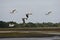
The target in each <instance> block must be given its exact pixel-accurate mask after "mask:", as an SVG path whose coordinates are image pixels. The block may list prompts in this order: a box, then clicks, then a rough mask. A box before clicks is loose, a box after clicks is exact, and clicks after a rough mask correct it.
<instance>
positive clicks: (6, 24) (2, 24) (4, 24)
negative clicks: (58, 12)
mask: <svg viewBox="0 0 60 40" xmlns="http://www.w3.org/2000/svg"><path fill="white" fill-rule="evenodd" d="M11 23H13V24H15V26H14V27H13V28H19V27H20V28H21V27H22V28H23V27H60V23H51V22H48V23H45V22H43V23H32V22H29V23H25V24H23V23H20V24H18V23H16V22H4V21H0V28H9V24H11Z"/></svg>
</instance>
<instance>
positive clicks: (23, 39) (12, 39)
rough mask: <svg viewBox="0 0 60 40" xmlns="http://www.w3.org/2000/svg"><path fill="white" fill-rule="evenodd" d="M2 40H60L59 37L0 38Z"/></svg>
mask: <svg viewBox="0 0 60 40" xmlns="http://www.w3.org/2000/svg"><path fill="white" fill-rule="evenodd" d="M0 40H60V37H59V36H55V37H42V38H0Z"/></svg>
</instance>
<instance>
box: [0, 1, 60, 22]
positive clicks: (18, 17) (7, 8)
mask: <svg viewBox="0 0 60 40" xmlns="http://www.w3.org/2000/svg"><path fill="white" fill-rule="evenodd" d="M13 9H16V11H15V13H14V14H11V13H10V12H11V10H13ZM49 11H51V12H52V13H50V14H49V15H45V14H47V13H48V12H49ZM28 12H31V13H32V15H30V16H29V19H28V20H26V23H28V22H33V23H42V22H53V23H58V22H60V0H0V21H5V22H9V21H14V22H17V23H22V18H25V17H26V16H25V14H26V13H28Z"/></svg>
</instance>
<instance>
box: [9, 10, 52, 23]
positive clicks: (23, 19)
mask: <svg viewBox="0 0 60 40" xmlns="http://www.w3.org/2000/svg"><path fill="white" fill-rule="evenodd" d="M15 11H16V9H13V10H12V11H11V12H10V13H12V14H13V13H15ZM50 13H52V11H49V12H48V13H47V14H45V15H49V14H50ZM29 15H32V13H27V14H26V18H22V21H23V23H25V20H27V19H28V18H29Z"/></svg>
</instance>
